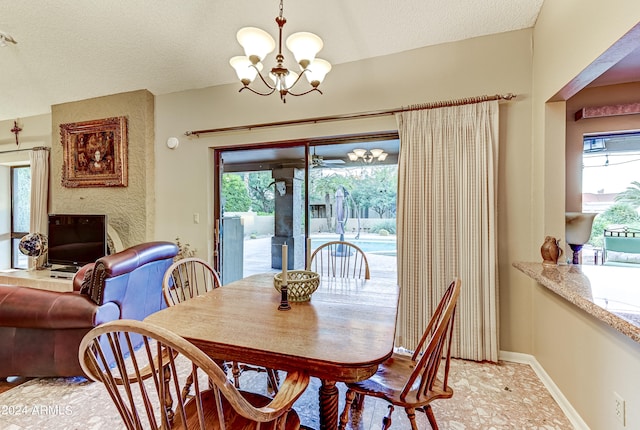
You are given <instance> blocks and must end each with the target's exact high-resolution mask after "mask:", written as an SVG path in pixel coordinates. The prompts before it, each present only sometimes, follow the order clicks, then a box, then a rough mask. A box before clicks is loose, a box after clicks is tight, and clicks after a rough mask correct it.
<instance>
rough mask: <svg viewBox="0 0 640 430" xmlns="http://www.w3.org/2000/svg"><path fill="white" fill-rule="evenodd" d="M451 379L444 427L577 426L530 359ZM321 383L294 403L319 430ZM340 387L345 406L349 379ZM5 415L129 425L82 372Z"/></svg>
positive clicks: (401, 420)
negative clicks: (563, 409) (123, 421)
mask: <svg viewBox="0 0 640 430" xmlns="http://www.w3.org/2000/svg"><path fill="white" fill-rule="evenodd" d="M242 378H243V379H242V386H243V388H244V389H251V390H255V391H263V390H266V380H265V379H264V378H265V377H264V374H256V373H254V372H250V373H247V374H245V375H243V377H242ZM451 383H452V386H453V388H454V390H455V393H454V397H453V398H452V399H450V400H441V401H436V402H434V403H433V409H434V412H435V415H436V419H437V420H438V424H439V426H440V428H441V429H443V430H446V429H453V430H475V429H483V430H484V429H487V430H503V429H504V430H507V429H526V430H534V429H535V430H537V429H544V430H551V429H558V430H565V429H572V428H573V427H572V426H571V424H570V422H569V421H568V419H567V418H566V417H565V416H564V414H563V412H562V410H561V409H560V407H559V406H558V405H557V404H556V402H555V401H554V400H553V398H552V397H551V396H550V394H549V393H548V391H547V390H546V388H545V387H544V385H543V384H542V383H541V382H540V380H539V379H538V377H537V376H536V374H535V372H534V371H533V370H532V369H531V367H530V366H529V365H526V364H517V363H511V362H500V363H498V364H491V363H476V362H470V361H463V360H453V361H452V370H451ZM318 386H319V381H318V380H316V379H313V380H312V383H311V386H310V387H309V388H308V389H307V391H306V392H305V394H304V395H303V396H302V397H301V398H300V399H299V400H298V402H296V405H295V409H296V410H297V411H298V413H299V415H300V417H301V420H302V423H303V424H304V425H306V426H308V427H311V428H314V429H317V428H318V418H317V414H318V394H317V388H318ZM340 392H341V394H340V408H341V409H342V404H343V398H344V386H342V385H340ZM386 413H387V406H386V403H384V402H382V401H380V400H375V399H370V398H367V400H366V402H365V406H364V411H363V414H362V417H361V419H360V420H359V422H358V423H354V422H351V423H350V426H349V427H348V428H350V429H352V430H355V429H357V430H369V429H378V428H380V424H381V422H382V417H383V416H384V415H385V414H386ZM0 415H2V416H1V417H0V428H2V429H3V430H22V429H38V430H40V429H64V430H70V429H92V430H102V429H104V430H112V429H120V428H122V423H121V421H120V418H119V416H118V414H117V412H116V410H115V407H114V406H113V404H112V403H111V401H110V399H109V397H108V395H107V394H106V391H105V390H104V388H103V387H102V386H101V385H99V384H97V383H89V382H87V381H86V380H84V379H83V378H48V379H47V378H43V379H33V380H29V381H26V382H24V383H22V384H21V385H19V386H17V387H15V388H12V389H10V390H9V391H6V392H4V393H2V394H0ZM392 418H393V423H392V426H391V429H407V428H409V424H408V420H407V418H406V415H405V413H404V411H403V410H402V409H396V411H395V412H394V413H393V415H392ZM417 418H418V424H419V425H420V428H424V429H428V428H429V425H428V423H427V420H426V417H425V416H424V414H422V413H418V414H417Z"/></svg>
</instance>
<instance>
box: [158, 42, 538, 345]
mask: <svg viewBox="0 0 640 430" xmlns="http://www.w3.org/2000/svg"><path fill="white" fill-rule="evenodd" d="M531 36H532V32H531V30H523V31H516V32H510V33H504V34H500V35H494V36H488V37H481V38H477V39H472V40H465V41H462V42H457V43H452V44H446V45H439V46H434V47H427V48H422V49H417V50H413V51H410V52H405V53H401V54H396V55H391V56H386V57H381V58H375V59H371V60H367V61H359V62H356V63H348V64H343V65H337V66H336V67H334V69H333V70H332V71H331V73H330V74H329V75H328V77H327V79H326V81H325V83H323V86H324V88H323V90H324V95H322V96H320V95H317V94H310V95H307V96H304V97H301V98H293V97H292V98H290V99H289V100H288V101H287V103H286V104H284V105H283V104H282V103H281V102H280V101H279V99H278V97H276V96H274V97H258V96H255V95H253V94H249V93H244V92H243V93H240V94H238V88H239V87H238V85H231V86H224V87H216V88H207V89H203V90H195V91H185V92H181V93H175V94H168V95H160V96H157V97H156V145H157V148H156V168H157V170H156V179H157V180H156V194H157V211H156V213H157V217H156V235H157V237H158V238H161V239H167V240H171V239H174V238H175V237H176V236H180V238H181V239H182V240H184V241H186V242H188V243H190V244H191V245H192V246H193V247H195V248H196V249H197V250H198V255H199V256H201V257H210V255H211V249H212V228H213V219H212V217H211V213H212V210H213V205H214V204H216V202H215V201H214V197H213V191H212V182H213V178H212V175H213V174H215V172H213V168H212V164H211V150H210V149H209V148H215V147H219V146H226V145H242V144H247V143H255V142H270V141H277V140H283V139H293V138H301V137H313V136H331V135H339V134H347V133H357V132H371V131H383V130H395V129H397V126H396V123H395V118H394V117H393V116H386V117H380V118H376V119H368V120H357V121H355V120H354V121H340V122H333V123H324V124H317V125H308V126H296V127H286V128H277V129H262V130H256V131H249V132H247V131H245V132H229V133H219V134H211V135H203V136H202V137H200V138H195V137H194V138H186V137H185V136H183V133H184V132H185V131H187V130H194V129H208V128H215V127H228V126H232V125H243V124H255V123H262V122H270V121H282V120H290V119H296V118H309V117H316V116H322V115H333V114H340V113H354V112H365V111H371V110H379V109H390V108H396V107H400V106H407V105H409V104H411V103H423V102H428V101H437V100H447V99H455V98H461V97H469V96H474V95H482V94H496V93H507V92H513V93H515V94H517V95H518V97H517V98H516V99H515V100H513V101H511V102H508V103H504V104H501V107H500V124H501V125H500V161H499V175H500V179H499V215H498V216H499V253H500V278H501V281H500V282H501V288H500V312H501V340H503V345H505V346H506V347H507V348H508V349H510V350H514V351H521V352H527V353H530V352H532V347H531V305H530V303H531V296H530V295H531V292H530V290H527V289H523V288H517V286H516V287H515V288H514V286H513V281H512V280H511V279H510V278H511V276H512V274H511V269H510V264H511V261H514V260H523V259H527V257H529V253H528V251H527V248H526V243H523V242H522V241H521V240H520V236H521V235H522V234H523V232H527V231H528V230H529V228H530V227H529V226H530V222H531V219H530V215H529V214H530V210H529V207H530V194H529V190H530V189H529V187H530V185H529V184H530V181H529V178H530V175H531V173H530V167H531V166H530V163H529V156H530V153H531V145H530V142H531V79H532V77H531V70H532V62H531V61H532V59H531V57H532V52H531ZM325 84H326V85H325ZM171 136H176V137H179V138H180V140H181V143H180V146H179V147H178V149H176V150H170V149H168V148H167V147H166V144H165V143H166V140H167V138H169V137H171ZM194 213H199V214H200V220H201V221H200V224H197V225H196V224H194V223H193V221H192V220H193V214H194ZM205 214H206V215H207V216H204V215H205Z"/></svg>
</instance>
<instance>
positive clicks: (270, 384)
mask: <svg viewBox="0 0 640 430" xmlns="http://www.w3.org/2000/svg"><path fill="white" fill-rule="evenodd" d="M279 386H280V375H278V371H277V370H275V369H269V368H267V390H268V391H269V393H271V394H278V387H279Z"/></svg>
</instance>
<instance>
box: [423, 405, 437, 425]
mask: <svg viewBox="0 0 640 430" xmlns="http://www.w3.org/2000/svg"><path fill="white" fill-rule="evenodd" d="M422 409H423V410H424V413H425V414H427V418H428V419H429V424H431V428H432V429H433V430H438V423H436V416H435V415H434V414H433V409H431V405H427V406H425V407H424V408H422Z"/></svg>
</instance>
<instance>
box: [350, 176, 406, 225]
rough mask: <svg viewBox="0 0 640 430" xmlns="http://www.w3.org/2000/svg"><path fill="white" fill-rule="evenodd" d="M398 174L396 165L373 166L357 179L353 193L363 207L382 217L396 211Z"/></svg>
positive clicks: (354, 198) (358, 203)
mask: <svg viewBox="0 0 640 430" xmlns="http://www.w3.org/2000/svg"><path fill="white" fill-rule="evenodd" d="M397 189H398V175H397V173H396V169H395V167H386V166H382V167H372V168H370V169H369V170H368V171H367V173H366V174H364V175H363V176H362V177H361V178H360V179H359V180H357V181H356V183H355V186H354V189H353V191H352V193H351V196H352V197H353V200H354V201H355V202H356V204H357V205H358V206H359V207H361V208H369V209H371V210H372V211H374V212H376V213H377V214H378V216H380V217H381V218H382V217H383V216H384V215H385V214H389V215H394V214H395V212H396V197H397Z"/></svg>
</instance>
